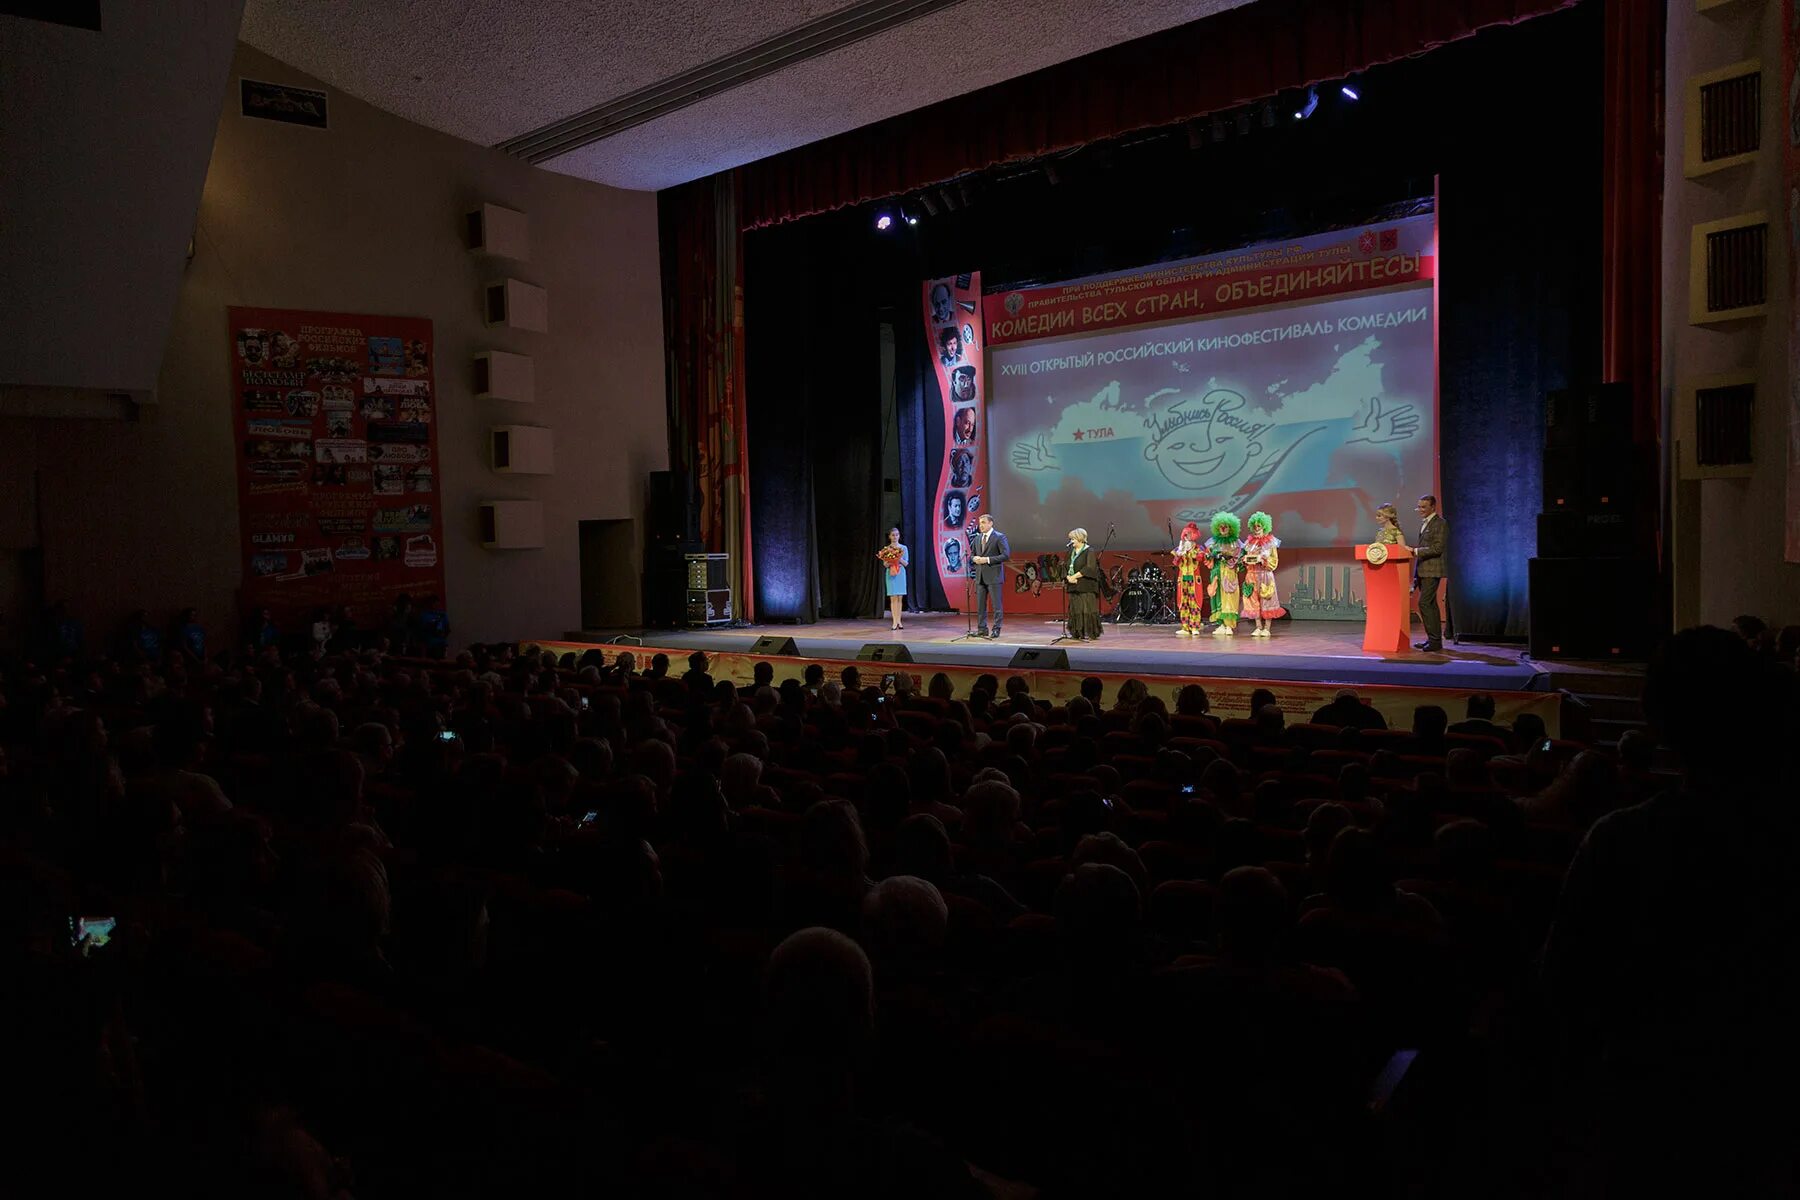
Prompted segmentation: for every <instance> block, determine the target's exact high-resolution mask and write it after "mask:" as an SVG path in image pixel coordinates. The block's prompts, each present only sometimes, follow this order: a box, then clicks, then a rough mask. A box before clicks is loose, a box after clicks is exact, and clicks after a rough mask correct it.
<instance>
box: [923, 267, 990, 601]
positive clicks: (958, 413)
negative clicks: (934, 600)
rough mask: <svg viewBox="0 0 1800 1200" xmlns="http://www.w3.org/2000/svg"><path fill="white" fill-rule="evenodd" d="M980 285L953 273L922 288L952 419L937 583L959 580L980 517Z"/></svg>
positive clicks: (940, 514)
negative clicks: (971, 535) (971, 537)
mask: <svg viewBox="0 0 1800 1200" xmlns="http://www.w3.org/2000/svg"><path fill="white" fill-rule="evenodd" d="M980 294H981V288H980V284H979V283H977V282H976V279H975V277H974V276H973V275H968V274H965V275H957V276H955V277H953V278H949V279H939V280H934V281H932V282H931V283H929V284H927V285H926V294H925V300H926V317H927V321H926V337H927V338H928V339H930V343H931V352H932V354H933V355H935V356H936V359H937V365H938V369H939V374H940V375H941V377H942V382H943V386H944V396H945V397H946V402H947V403H946V407H947V409H948V412H949V416H950V446H949V451H948V455H947V457H948V464H947V467H948V469H947V471H946V472H945V473H944V475H942V476H941V477H940V478H941V479H942V480H943V482H942V484H941V485H940V488H939V493H940V494H939V499H938V526H939V530H938V533H937V536H936V537H935V538H934V539H933V540H934V541H935V542H936V543H937V555H936V557H937V563H938V575H939V578H940V579H944V580H948V579H951V578H958V577H961V576H962V575H964V574H965V572H967V570H968V569H969V566H970V563H969V556H968V537H969V535H970V534H972V533H973V532H974V530H975V523H976V521H978V520H979V519H980V517H981V500H982V483H983V482H984V481H983V480H982V479H980V478H979V475H980V473H981V471H980V468H981V466H982V465H983V464H984V463H985V461H986V459H985V456H983V455H982V453H981V434H982V429H981V424H982V419H981V417H982V414H981V391H980V388H981V381H980V379H979V373H978V368H977V366H976V364H977V363H978V362H979V361H980V357H981V349H980V347H981V343H980V340H979V337H978V335H977V333H976V331H975V323H976V321H977V320H979V309H980Z"/></svg>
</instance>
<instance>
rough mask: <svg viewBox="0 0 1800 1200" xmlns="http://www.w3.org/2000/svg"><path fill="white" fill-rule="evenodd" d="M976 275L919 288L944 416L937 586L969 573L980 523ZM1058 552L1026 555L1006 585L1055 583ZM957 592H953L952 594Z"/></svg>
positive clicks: (1032, 587) (1030, 588) (1038, 587)
mask: <svg viewBox="0 0 1800 1200" xmlns="http://www.w3.org/2000/svg"><path fill="white" fill-rule="evenodd" d="M980 297H981V277H980V275H979V274H978V273H973V272H971V273H967V274H962V275H955V276H951V277H948V278H944V279H937V280H932V281H930V282H928V283H927V284H926V285H925V307H926V337H927V338H928V339H929V340H930V343H931V345H930V349H931V353H932V354H933V355H934V356H935V357H936V360H937V366H938V370H939V372H940V374H941V375H942V377H943V380H942V381H943V386H944V396H945V397H946V408H947V410H948V412H949V416H950V446H949V454H948V460H949V461H948V464H947V470H946V471H945V472H944V474H943V475H942V476H940V479H941V483H940V486H939V498H938V508H937V524H938V531H937V534H936V535H935V536H934V537H933V541H935V542H936V543H937V565H938V577H939V579H940V580H942V581H944V586H945V589H946V590H947V591H948V590H950V589H951V587H952V585H951V583H950V581H951V580H954V579H966V578H967V577H968V576H969V575H970V574H972V573H973V571H974V564H973V563H972V562H971V561H970V558H969V539H970V538H971V537H973V536H974V534H975V531H976V523H977V522H978V521H980V520H981V513H982V505H983V491H984V486H983V485H984V484H985V483H986V482H987V479H986V474H987V472H986V464H987V456H986V455H985V454H984V453H983V452H982V448H981V438H982V436H983V434H984V432H985V431H984V430H983V428H982V425H983V415H984V414H983V410H982V395H983V393H982V390H981V389H982V382H981V378H980V368H979V366H978V365H977V364H978V363H979V362H980V361H981V340H980V335H979V334H978V333H977V330H976V326H977V323H978V322H979V321H980V319H981V318H980V304H981V300H980ZM1063 567H1064V563H1063V556H1062V555H1060V554H1040V555H1038V556H1036V557H1035V558H1033V557H1030V556H1027V557H1025V558H1024V560H1023V561H1022V562H1020V563H1019V564H1018V565H1017V566H1016V567H1015V568H1014V569H1013V570H1012V572H1011V573H1012V590H1013V591H1015V592H1020V593H1024V592H1030V593H1033V594H1037V593H1041V592H1042V590H1043V587H1044V585H1045V584H1047V583H1048V584H1060V583H1061V582H1062V576H1063ZM959 594H960V593H959Z"/></svg>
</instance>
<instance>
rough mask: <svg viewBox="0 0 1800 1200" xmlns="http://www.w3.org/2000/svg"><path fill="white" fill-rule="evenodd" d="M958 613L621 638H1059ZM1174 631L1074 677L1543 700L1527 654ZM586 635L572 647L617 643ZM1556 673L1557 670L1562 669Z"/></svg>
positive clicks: (1012, 644)
mask: <svg viewBox="0 0 1800 1200" xmlns="http://www.w3.org/2000/svg"><path fill="white" fill-rule="evenodd" d="M967 628H968V622H967V619H966V618H965V617H964V616H963V615H962V614H960V613H911V614H908V616H907V617H906V628H905V629H904V630H900V631H894V630H891V629H889V627H888V625H887V622H886V621H885V620H843V619H838V620H829V621H820V622H818V623H817V624H813V625H749V626H743V627H739V628H736V629H731V628H714V629H648V630H640V629H633V630H629V631H626V632H629V633H632V634H634V635H636V636H639V637H641V638H643V640H644V642H645V644H647V645H653V646H662V647H665V648H668V647H679V648H682V649H692V650H717V651H727V652H736V653H743V652H745V651H747V650H748V649H749V648H750V645H751V643H752V642H754V641H756V639H757V638H759V637H765V636H774V637H791V638H793V639H794V641H795V643H796V644H797V645H798V647H799V653H800V654H801V655H802V656H804V657H807V658H827V659H854V658H855V657H856V653H857V651H858V650H860V649H861V648H862V646H863V645H864V644H865V643H869V642H876V643H880V644H883V645H894V644H902V643H903V644H904V645H905V646H906V648H907V650H908V651H909V652H910V653H911V654H912V656H913V661H914V662H916V663H938V664H943V665H953V666H962V667H974V666H982V667H991V668H994V669H996V670H998V669H1001V668H1004V667H1006V666H1007V664H1008V663H1010V662H1011V661H1012V657H1013V652H1014V651H1016V650H1018V649H1019V648H1020V647H1032V648H1039V647H1044V646H1048V645H1050V644H1051V643H1052V642H1053V641H1054V640H1055V639H1056V637H1057V635H1058V634H1059V633H1060V632H1061V631H1062V625H1061V623H1060V622H1058V621H1054V620H1045V619H1044V617H1043V616H1041V615H1039V614H1032V615H1030V616H1024V615H1023V614H1021V615H1020V616H1018V617H1015V618H1014V619H1013V620H1010V621H1008V622H1006V626H1005V628H1006V636H1005V637H1004V638H1002V639H1001V640H998V641H994V640H989V639H982V638H965V637H964V634H965V633H966V632H967ZM1176 628H1177V627H1176V626H1174V625H1108V626H1107V627H1106V633H1105V636H1103V637H1102V638H1101V639H1100V640H1099V641H1097V642H1073V641H1063V642H1061V643H1058V644H1059V646H1060V647H1061V648H1062V649H1064V650H1067V651H1068V653H1069V669H1070V670H1073V671H1096V672H1102V671H1104V672H1122V673H1128V674H1129V673H1143V674H1147V675H1204V676H1222V677H1226V678H1234V679H1272V680H1290V681H1296V682H1307V683H1343V684H1359V683H1362V684H1377V683H1385V684H1399V685H1406V686H1412V687H1444V688H1460V689H1464V690H1494V691H1547V690H1549V688H1550V672H1549V669H1548V668H1547V667H1545V666H1543V665H1540V664H1539V663H1537V662H1534V661H1533V660H1531V659H1529V658H1527V657H1525V655H1524V651H1523V648H1521V647H1514V646H1487V645H1475V644H1472V643H1470V644H1463V645H1456V644H1453V643H1446V644H1445V646H1444V653H1442V654H1421V653H1417V652H1411V653H1407V654H1397V655H1383V654H1369V653H1365V652H1364V650H1363V648H1362V634H1363V630H1362V623H1361V622H1357V621H1282V622H1277V623H1276V626H1275V634H1274V636H1273V637H1268V638H1257V637H1251V636H1249V634H1248V632H1240V633H1239V634H1237V635H1236V636H1235V637H1229V638H1216V637H1212V636H1210V635H1206V634H1202V635H1201V636H1200V637H1197V638H1184V637H1179V636H1177V634H1176ZM618 633H619V631H617V630H615V631H612V632H611V633H607V632H604V631H600V630H584V631H582V632H579V633H574V632H572V633H570V634H568V635H567V636H568V638H569V639H570V640H572V641H601V640H605V639H608V638H611V637H616V636H618ZM1560 666H1561V664H1559V668H1560Z"/></svg>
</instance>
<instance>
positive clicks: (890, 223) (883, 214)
mask: <svg viewBox="0 0 1800 1200" xmlns="http://www.w3.org/2000/svg"><path fill="white" fill-rule="evenodd" d="M893 227H894V212H893V210H892V209H888V208H884V209H882V210H881V211H880V212H878V213H876V214H875V232H876V233H886V232H887V231H888V230H890V229H892V228H893Z"/></svg>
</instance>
